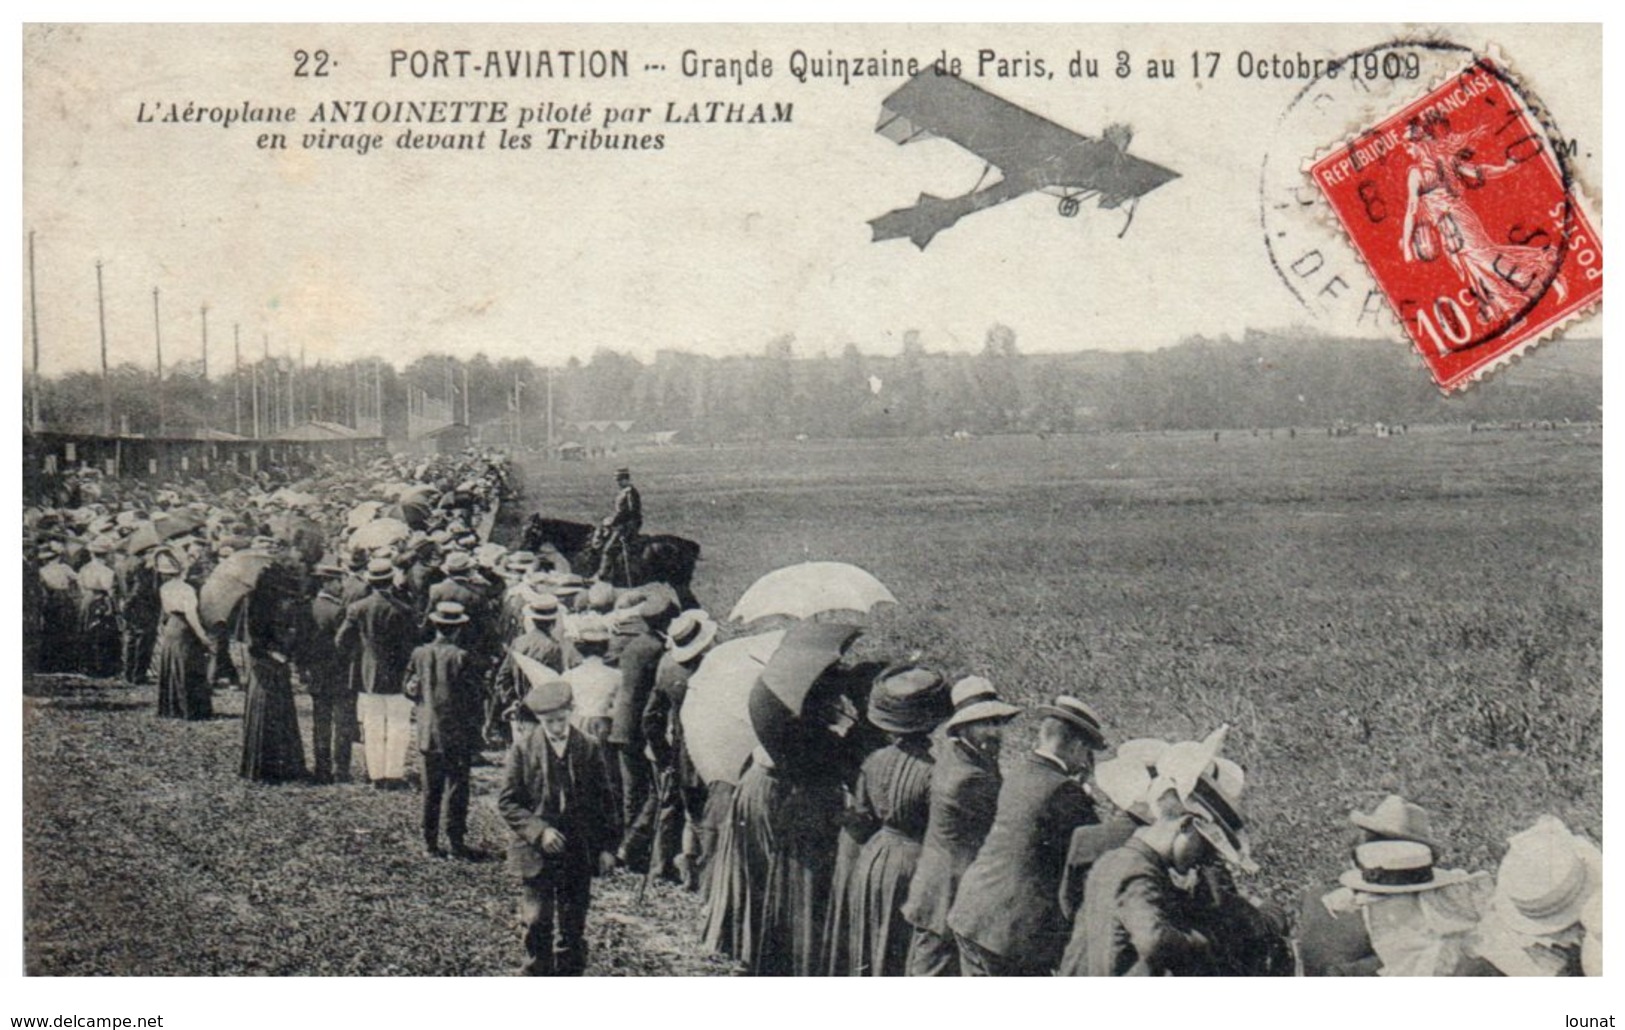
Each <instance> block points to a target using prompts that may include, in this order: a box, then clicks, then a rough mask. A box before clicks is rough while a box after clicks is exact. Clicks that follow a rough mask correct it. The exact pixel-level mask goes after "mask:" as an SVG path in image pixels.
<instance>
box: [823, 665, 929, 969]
mask: <svg viewBox="0 0 1625 1030" xmlns="http://www.w3.org/2000/svg"><path fill="white" fill-rule="evenodd" d="M949 714H950V707H949V697H948V684H947V681H946V680H944V679H943V678H942V675H941V674H940V673H938V672H935V671H933V670H931V669H927V668H923V667H921V666H918V665H913V664H905V665H895V666H891V667H889V668H887V669H885V670H883V671H882V672H881V674H880V675H879V676H878V677H877V678H876V679H875V683H874V687H873V689H872V690H871V691H870V693H869V705H868V718H869V723H870V725H872V726H874V727H875V728H876V729H879V730H880V731H882V732H883V733H885V734H886V737H887V741H888V743H887V744H886V746H884V747H882V748H880V749H879V750H877V751H875V752H873V753H872V754H870V755H869V757H868V758H866V759H864V762H863V765H862V767H861V768H860V770H859V772H858V779H857V783H856V785H855V786H854V788H853V792H852V801H851V804H850V806H849V808H848V811H847V820H846V821H847V828H848V830H850V831H852V832H853V834H854V836H855V839H857V840H859V841H863V845H862V849H861V850H860V851H859V852H858V853H857V856H856V859H855V860H854V862H853V863H852V868H851V870H850V874H849V876H848V877H847V879H846V882H845V884H844V890H843V891H842V894H843V895H844V897H840V898H837V899H836V905H837V906H838V907H837V908H836V909H835V918H834V923H833V926H832V929H831V933H830V952H831V957H830V972H831V974H834V975H847V974H849V975H852V976H902V975H903V974H904V973H905V972H906V971H907V965H908V946H909V939H910V938H911V937H912V927H911V926H910V925H909V923H908V921H907V920H905V919H904V918H903V916H902V911H901V910H902V907H903V901H904V899H906V898H907V896H908V887H909V881H910V880H912V879H913V877H914V869H915V866H916V864H917V863H918V861H919V857H920V845H921V842H922V841H923V839H924V837H925V828H926V822H927V819H928V818H929V816H930V811H931V769H932V766H933V764H934V762H933V760H932V757H931V731H932V730H934V729H936V727H937V726H938V725H939V724H941V722H942V721H943V720H944V719H946V718H947V717H948V716H949ZM865 838H867V839H865ZM840 886H841V884H839V883H837V887H840Z"/></svg>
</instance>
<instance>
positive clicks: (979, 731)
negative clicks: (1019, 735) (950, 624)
mask: <svg viewBox="0 0 1625 1030" xmlns="http://www.w3.org/2000/svg"><path fill="white" fill-rule="evenodd" d="M949 698H950V700H951V701H952V703H953V713H952V714H951V715H949V716H948V721H947V722H946V723H945V724H944V727H943V733H944V734H945V741H944V745H943V747H941V748H940V749H939V754H938V758H937V762H936V765H935V766H933V768H932V770H931V804H930V813H929V815H928V816H927V818H926V827H925V839H924V841H923V843H922V844H921V846H920V860H919V864H918V866H917V867H916V868H915V870H914V879H913V880H912V881H910V883H909V888H908V899H907V900H906V901H905V902H904V903H903V910H902V914H903V918H904V919H906V920H907V921H908V923H909V925H910V926H912V927H913V928H914V932H913V937H912V939H911V940H910V942H909V953H908V975H910V976H958V975H959V946H958V944H956V943H955V941H954V935H953V931H952V930H950V929H948V911H949V909H951V908H952V907H953V903H954V896H955V895H956V894H957V893H958V891H959V881H960V879H961V878H962V877H963V876H964V875H965V870H966V869H967V868H969V866H970V864H971V862H972V861H973V860H974V859H975V858H976V853H977V851H978V850H980V849H981V847H982V842H983V841H984V840H986V839H987V834H988V830H990V829H991V828H992V827H993V813H994V809H995V808H996V807H997V805H998V800H999V784H1000V782H1001V777H1000V775H999V750H1000V746H1001V744H1002V742H1003V737H1004V728H1005V727H1006V726H1007V725H1009V723H1010V720H1011V719H1014V718H1015V717H1016V716H1017V715H1020V714H1021V709H1020V708H1018V707H1016V706H1015V705H1012V704H1008V703H1006V702H1004V701H1001V700H999V695H998V692H997V691H996V690H994V688H993V684H992V683H990V682H988V681H987V680H986V679H984V678H982V677H981V676H966V677H965V678H964V679H962V680H960V681H959V682H957V683H955V684H954V685H953V687H952V688H951V689H950V691H949Z"/></svg>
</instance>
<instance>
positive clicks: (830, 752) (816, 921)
mask: <svg viewBox="0 0 1625 1030" xmlns="http://www.w3.org/2000/svg"><path fill="white" fill-rule="evenodd" d="M849 674H850V670H847V669H843V668H840V667H837V668H835V669H830V670H827V671H826V672H824V673H823V674H822V675H821V676H819V678H818V680H817V682H816V683H815V684H814V685H813V686H812V687H811V688H810V690H809V692H808V695H807V700H806V704H805V707H804V712H803V715H801V716H800V717H798V718H797V719H795V720H794V722H793V724H792V725H791V726H789V727H787V728H786V731H785V733H784V734H782V735H780V736H779V738H778V739H777V741H776V743H775V745H774V746H775V749H776V750H775V751H774V754H772V755H770V754H769V751H768V749H767V748H766V747H758V748H757V749H756V751H755V752H754V753H753V754H752V756H751V759H750V761H749V762H748V763H747V765H746V767H745V769H744V771H743V773H742V775H741V776H740V779H739V787H738V789H737V790H735V791H734V793H733V798H732V800H731V802H730V803H729V805H728V817H727V820H726V821H725V822H724V823H723V824H722V828H721V831H720V832H719V833H718V835H717V850H716V855H715V857H714V858H713V859H712V861H711V865H710V870H709V872H708V874H707V876H708V896H707V906H706V918H705V929H704V933H703V939H704V942H705V944H706V946H707V947H709V948H711V949H712V950H714V951H717V952H720V953H722V954H724V955H727V956H728V957H729V958H732V959H735V960H736V961H738V962H740V963H741V964H742V965H743V966H744V967H745V971H746V972H748V973H750V974H752V975H755V976H817V975H821V974H823V973H824V972H825V971H826V969H827V962H828V947H827V941H826V938H825V932H826V930H827V928H828V926H827V924H828V917H829V905H830V894H831V892H830V880H831V878H832V877H833V876H834V872H835V849H836V841H837V838H838V835H839V833H840V818H841V810H842V791H843V785H844V782H845V779H844V778H845V776H846V775H847V774H849V773H850V770H851V761H850V759H849V757H848V755H849V749H850V747H851V745H852V742H851V740H850V739H849V737H850V735H849V731H850V730H851V728H852V726H853V723H854V722H855V716H856V715H857V711H856V709H855V708H854V707H853V705H852V702H851V699H850V697H849V696H848V688H849V687H850V686H851V684H850V683H849V680H848V676H849ZM753 722H754V717H753ZM760 732H761V730H760V727H758V734H760Z"/></svg>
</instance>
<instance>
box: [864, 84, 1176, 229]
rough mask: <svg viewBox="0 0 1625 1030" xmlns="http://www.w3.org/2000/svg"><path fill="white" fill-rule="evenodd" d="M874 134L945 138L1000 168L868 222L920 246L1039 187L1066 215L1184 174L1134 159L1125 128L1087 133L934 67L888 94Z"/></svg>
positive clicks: (902, 140) (904, 139)
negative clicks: (1103, 134) (970, 184)
mask: <svg viewBox="0 0 1625 1030" xmlns="http://www.w3.org/2000/svg"><path fill="white" fill-rule="evenodd" d="M875 131H876V132H877V133H879V134H880V135H882V136H884V137H886V138H887V139H889V140H892V141H893V142H895V143H898V144H906V143H912V142H915V141H917V140H922V139H930V138H932V137H940V138H942V139H946V140H949V141H951V142H953V143H956V144H958V145H959V146H961V147H963V148H964V149H966V150H968V151H970V152H971V153H973V154H975V155H976V156H977V157H980V158H981V159H982V160H984V161H986V162H987V163H988V164H989V165H991V166H992V167H994V168H997V169H998V170H999V172H1000V176H1001V178H1000V181H999V182H996V183H994V184H992V185H990V186H988V187H987V188H986V189H983V190H979V191H972V192H971V193H968V194H965V195H964V196H961V197H950V198H942V197H933V196H931V195H930V194H921V195H920V199H919V202H918V203H916V204H915V205H914V206H913V207H908V208H900V209H898V210H895V211H890V212H888V213H886V214H884V215H882V216H880V217H879V218H876V219H873V220H871V221H870V223H869V224H870V226H871V227H873V229H874V239H876V240H886V239H895V238H898V237H902V236H906V237H908V238H909V239H912V240H913V241H914V242H915V244H916V245H917V246H919V247H920V248H921V249H924V248H925V245H926V244H927V243H929V242H930V240H931V238H932V237H933V236H935V235H936V234H937V233H938V232H941V231H942V230H943V229H946V228H948V227H949V226H951V225H953V224H954V223H955V222H957V221H958V220H959V219H960V218H962V217H964V216H965V215H967V214H970V213H971V212H973V211H979V210H982V209H983V208H987V207H991V206H993V205H994V204H998V203H1002V202H1003V201H1006V200H1010V199H1013V198H1014V197H1018V196H1021V195H1022V194H1024V193H1028V192H1031V191H1033V190H1042V189H1058V190H1061V191H1062V213H1063V214H1068V215H1070V214H1075V213H1076V212H1077V199H1078V198H1080V197H1085V196H1089V197H1098V198H1099V204H1100V206H1101V207H1105V208H1115V207H1118V206H1120V205H1122V204H1123V203H1124V202H1126V201H1134V200H1137V199H1138V198H1140V197H1142V196H1144V195H1145V194H1147V193H1149V192H1151V191H1152V190H1154V189H1156V188H1157V187H1158V186H1161V185H1163V184H1164V183H1166V182H1169V181H1171V180H1173V179H1176V178H1178V173H1177V172H1174V171H1171V170H1169V169H1167V168H1164V167H1162V166H1161V165H1157V164H1153V163H1152V162H1150V161H1144V160H1141V159H1140V158H1137V157H1131V156H1129V154H1128V153H1127V145H1128V134H1127V131H1126V130H1122V131H1121V133H1120V136H1119V138H1118V139H1115V140H1114V139H1111V138H1104V139H1096V138H1093V137H1090V136H1085V135H1083V134H1082V133H1077V132H1073V131H1072V130H1071V129H1068V128H1066V127H1064V126H1061V125H1057V124H1056V123H1055V122H1052V121H1050V120H1049V119H1047V118H1044V117H1042V116H1040V115H1036V114H1034V113H1033V112H1031V111H1028V110H1026V109H1024V108H1021V107H1017V106H1016V105H1015V104H1012V103H1010V102H1009V101H1008V100H1005V99H1003V98H1002V97H997V96H994V95H993V94H992V93H989V92H987V91H986V90H984V89H982V88H980V87H979V86H975V85H972V84H971V83H969V82H966V81H965V80H964V79H961V78H959V77H957V76H951V75H938V74H937V73H936V72H935V71H932V70H930V69H927V70H926V71H923V72H920V73H919V74H918V75H915V76H914V77H913V78H911V79H909V80H908V81H907V82H905V83H903V85H901V86H899V87H898V88H897V89H896V90H894V91H893V92H892V94H891V95H890V96H888V97H887V98H886V99H885V101H884V102H883V103H882V105H881V109H880V120H879V121H878V122H877V123H876V125H875ZM1111 135H1112V133H1111V132H1110V131H1108V133H1107V136H1108V137H1110V136H1111ZM1069 206H1070V210H1069ZM1124 228H1125V230H1126V228H1127V226H1126V225H1125V227H1124Z"/></svg>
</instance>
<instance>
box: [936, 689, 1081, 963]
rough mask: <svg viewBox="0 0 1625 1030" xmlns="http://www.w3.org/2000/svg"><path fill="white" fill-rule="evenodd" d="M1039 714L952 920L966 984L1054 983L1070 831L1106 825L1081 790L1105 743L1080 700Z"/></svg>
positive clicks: (1062, 944) (1063, 936) (1061, 701)
mask: <svg viewBox="0 0 1625 1030" xmlns="http://www.w3.org/2000/svg"><path fill="white" fill-rule="evenodd" d="M1038 711H1039V713H1040V714H1042V715H1043V716H1044V721H1043V722H1042V723H1041V724H1039V727H1038V746H1037V747H1036V748H1034V750H1033V752H1032V753H1031V754H1028V755H1026V756H1025V757H1024V758H1023V760H1022V761H1021V763H1020V764H1019V765H1017V766H1016V768H1015V769H1013V770H1011V773H1010V775H1009V777H1008V778H1007V779H1006V780H1005V781H1004V784H1003V785H1002V786H1001V787H1000V788H999V804H998V810H997V812H996V814H995V815H994V817H993V828H992V829H991V830H989V831H988V835H987V841H986V843H984V844H983V845H982V849H981V851H980V852H979V853H978V854H977V856H976V860H975V861H974V862H972V863H971V864H970V868H968V869H966V870H965V876H964V878H963V879H962V880H961V881H960V883H959V893H958V895H957V897H956V898H955V899H954V905H953V908H952V910H951V911H950V912H949V913H948V926H949V928H950V929H952V930H953V932H954V937H955V938H956V939H957V940H958V942H959V962H960V968H961V970H962V971H963V973H964V974H965V975H966V976H1048V975H1050V974H1051V973H1053V972H1054V971H1055V967H1056V966H1057V964H1058V963H1059V962H1060V959H1061V953H1062V952H1063V951H1064V950H1065V948H1066V942H1067V938H1068V935H1069V930H1070V927H1069V926H1068V924H1067V922H1066V920H1065V919H1063V918H1062V915H1061V906H1060V890H1061V875H1062V872H1063V871H1064V869H1065V866H1066V856H1067V848H1068V846H1069V845H1070V844H1071V841H1072V831H1073V830H1075V829H1077V828H1078V827H1080V826H1084V825H1088V824H1091V823H1097V822H1099V821H1100V819H1099V817H1098V816H1097V815H1096V814H1095V806H1094V802H1093V801H1091V800H1090V798H1089V795H1088V794H1086V793H1085V792H1084V789H1083V781H1084V780H1085V779H1086V778H1087V777H1088V776H1089V773H1090V771H1091V770H1092V769H1093V768H1094V755H1095V752H1096V751H1100V750H1103V749H1104V748H1105V746H1106V737H1105V733H1104V731H1103V730H1102V727H1101V721H1100V717H1099V716H1098V715H1096V714H1095V712H1094V711H1093V709H1091V708H1090V707H1089V706H1088V705H1086V704H1084V703H1083V702H1082V701H1079V700H1077V699H1076V698H1072V697H1065V696H1063V697H1058V698H1056V699H1055V704H1053V705H1042V706H1040V707H1039V709H1038Z"/></svg>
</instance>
